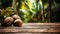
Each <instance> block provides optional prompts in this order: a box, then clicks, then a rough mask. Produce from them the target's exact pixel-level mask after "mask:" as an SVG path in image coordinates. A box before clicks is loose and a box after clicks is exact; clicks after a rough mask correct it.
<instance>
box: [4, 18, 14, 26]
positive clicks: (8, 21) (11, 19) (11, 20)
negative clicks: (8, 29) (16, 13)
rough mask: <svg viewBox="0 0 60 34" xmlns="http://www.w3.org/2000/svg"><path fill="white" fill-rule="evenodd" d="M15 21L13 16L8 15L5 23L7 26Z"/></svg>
mask: <svg viewBox="0 0 60 34" xmlns="http://www.w3.org/2000/svg"><path fill="white" fill-rule="evenodd" d="M13 22H14V19H13V18H12V17H6V18H5V19H4V24H5V25H7V26H9V25H11V24H12V23H13Z"/></svg>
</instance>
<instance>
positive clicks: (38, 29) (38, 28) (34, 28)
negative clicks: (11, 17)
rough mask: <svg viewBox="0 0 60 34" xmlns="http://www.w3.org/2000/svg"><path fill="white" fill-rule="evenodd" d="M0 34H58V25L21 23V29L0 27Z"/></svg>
mask: <svg viewBox="0 0 60 34" xmlns="http://www.w3.org/2000/svg"><path fill="white" fill-rule="evenodd" d="M1 32H5V33H7V32H9V33H10V32H12V33H14V32H15V33H43V32H44V33H51V32H52V33H54V32H55V33H56V32H60V23H23V25H22V27H14V26H12V27H0V33H1Z"/></svg>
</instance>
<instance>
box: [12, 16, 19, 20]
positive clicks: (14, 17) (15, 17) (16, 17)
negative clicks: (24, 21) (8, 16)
mask: <svg viewBox="0 0 60 34" xmlns="http://www.w3.org/2000/svg"><path fill="white" fill-rule="evenodd" d="M12 18H13V19H14V20H16V19H20V17H19V16H18V15H13V16H12Z"/></svg>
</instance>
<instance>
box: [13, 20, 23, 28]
mask: <svg viewBox="0 0 60 34" xmlns="http://www.w3.org/2000/svg"><path fill="white" fill-rule="evenodd" d="M22 24H23V22H22V20H21V19H16V20H15V21H14V24H13V25H14V26H16V27H21V26H22Z"/></svg>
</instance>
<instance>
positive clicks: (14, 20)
mask: <svg viewBox="0 0 60 34" xmlns="http://www.w3.org/2000/svg"><path fill="white" fill-rule="evenodd" d="M22 24H23V21H22V20H21V18H20V17H19V16H18V15H13V16H12V17H6V18H5V19H4V23H3V25H4V26H11V25H13V26H16V27H21V26H22Z"/></svg>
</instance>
